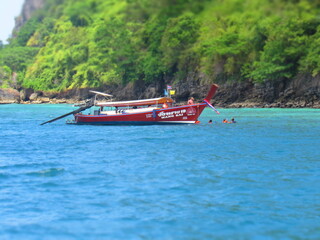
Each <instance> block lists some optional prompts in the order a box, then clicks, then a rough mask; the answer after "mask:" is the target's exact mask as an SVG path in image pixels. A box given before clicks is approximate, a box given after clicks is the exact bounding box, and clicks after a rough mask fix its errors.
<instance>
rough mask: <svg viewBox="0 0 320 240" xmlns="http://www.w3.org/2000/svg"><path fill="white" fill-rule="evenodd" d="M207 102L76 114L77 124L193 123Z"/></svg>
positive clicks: (196, 120)
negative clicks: (130, 110) (106, 112)
mask: <svg viewBox="0 0 320 240" xmlns="http://www.w3.org/2000/svg"><path fill="white" fill-rule="evenodd" d="M206 106H207V105H206V103H199V104H193V105H184V106H177V107H171V108H163V109H155V110H150V111H146V112H139V113H127V114H126V113H124V114H114V115H105V114H100V115H84V114H75V115H74V117H75V122H74V123H75V124H95V125H151V124H193V123H197V122H198V117H199V116H200V114H201V113H202V111H203V109H204V108H205V107H206Z"/></svg>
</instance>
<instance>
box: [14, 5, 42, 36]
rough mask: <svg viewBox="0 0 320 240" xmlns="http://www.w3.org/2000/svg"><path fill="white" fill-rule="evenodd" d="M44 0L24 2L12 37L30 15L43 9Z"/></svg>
mask: <svg viewBox="0 0 320 240" xmlns="http://www.w3.org/2000/svg"><path fill="white" fill-rule="evenodd" d="M44 2H45V0H25V2H24V4H23V7H22V11H21V14H20V16H19V17H17V18H16V19H15V20H16V23H15V27H14V29H13V36H14V35H15V33H16V32H18V31H19V29H20V28H21V27H22V26H23V25H24V24H25V22H26V21H28V20H29V19H30V18H31V16H32V13H33V12H34V11H36V10H38V9H40V8H42V7H43V5H44Z"/></svg>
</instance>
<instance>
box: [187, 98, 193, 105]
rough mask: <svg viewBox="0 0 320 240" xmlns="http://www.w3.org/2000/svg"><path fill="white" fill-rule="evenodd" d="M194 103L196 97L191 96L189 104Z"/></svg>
mask: <svg viewBox="0 0 320 240" xmlns="http://www.w3.org/2000/svg"><path fill="white" fill-rule="evenodd" d="M193 104H194V98H193V97H191V98H189V100H188V105H193Z"/></svg>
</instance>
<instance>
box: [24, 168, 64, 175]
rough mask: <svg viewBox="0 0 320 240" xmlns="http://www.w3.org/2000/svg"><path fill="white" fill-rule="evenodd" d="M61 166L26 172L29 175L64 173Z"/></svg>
mask: <svg viewBox="0 0 320 240" xmlns="http://www.w3.org/2000/svg"><path fill="white" fill-rule="evenodd" d="M64 171H65V170H64V169H63V168H49V169H44V170H41V171H36V172H30V173H27V175H29V176H35V177H55V176H58V175H61V174H63V173H64Z"/></svg>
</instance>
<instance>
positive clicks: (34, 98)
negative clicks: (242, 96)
mask: <svg viewBox="0 0 320 240" xmlns="http://www.w3.org/2000/svg"><path fill="white" fill-rule="evenodd" d="M18 93H19V92H18V91H17V90H14V89H5V90H4V89H0V104H77V103H83V102H84V100H85V98H83V99H81V98H79V96H77V97H72V98H50V97H47V96H41V94H37V93H32V94H31V95H30V96H29V97H27V98H25V99H21V94H20V93H19V94H18ZM218 96H219V95H218ZM218 98H219V100H215V102H214V104H215V106H216V107H218V108H316V109H320V101H319V100H317V101H311V102H307V101H304V100H296V101H293V100H290V99H289V100H288V101H276V102H273V103H267V102H262V101H253V100H252V99H247V100H245V101H235V102H231V103H228V102H224V101H223V100H221V99H220V98H221V97H218ZM184 103H185V101H177V104H179V105H182V104H184Z"/></svg>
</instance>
